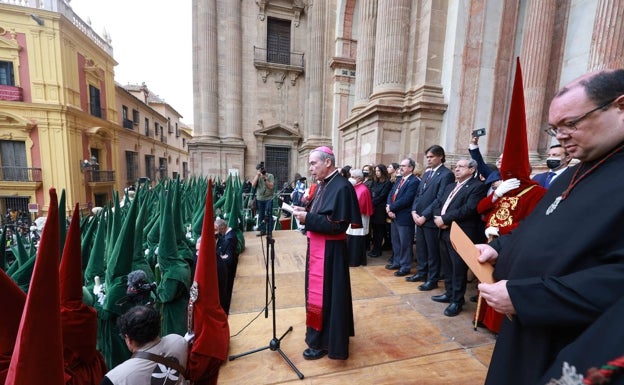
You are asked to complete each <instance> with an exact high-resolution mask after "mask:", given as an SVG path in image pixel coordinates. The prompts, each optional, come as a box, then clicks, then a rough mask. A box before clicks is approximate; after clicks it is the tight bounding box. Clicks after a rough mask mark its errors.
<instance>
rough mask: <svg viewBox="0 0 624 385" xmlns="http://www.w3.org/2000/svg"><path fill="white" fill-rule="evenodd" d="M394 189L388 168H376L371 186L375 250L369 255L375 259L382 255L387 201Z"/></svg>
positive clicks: (383, 166) (379, 166) (372, 228)
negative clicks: (391, 190)
mask: <svg viewBox="0 0 624 385" xmlns="http://www.w3.org/2000/svg"><path fill="white" fill-rule="evenodd" d="M391 188H392V183H390V177H389V176H388V168H387V167H386V166H385V165H383V164H378V165H377V166H375V176H374V177H373V183H372V185H371V195H372V196H373V215H372V216H371V231H372V233H373V249H372V250H371V251H370V252H369V253H368V256H369V257H372V258H375V257H379V256H380V255H381V244H382V242H383V239H384V235H385V234H386V219H387V214H386V200H387V199H388V194H389V193H390V189H391Z"/></svg>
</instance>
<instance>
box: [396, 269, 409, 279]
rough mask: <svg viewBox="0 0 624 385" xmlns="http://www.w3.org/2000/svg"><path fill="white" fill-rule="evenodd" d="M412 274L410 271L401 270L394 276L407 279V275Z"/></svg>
mask: <svg viewBox="0 0 624 385" xmlns="http://www.w3.org/2000/svg"><path fill="white" fill-rule="evenodd" d="M409 273H410V272H409V270H399V271H395V272H394V275H395V276H396V277H405V276H406V275H408V274H409Z"/></svg>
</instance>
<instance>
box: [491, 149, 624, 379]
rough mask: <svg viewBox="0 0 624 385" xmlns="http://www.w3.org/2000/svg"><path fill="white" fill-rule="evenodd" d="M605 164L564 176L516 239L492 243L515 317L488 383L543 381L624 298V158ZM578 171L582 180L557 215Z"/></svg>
mask: <svg viewBox="0 0 624 385" xmlns="http://www.w3.org/2000/svg"><path fill="white" fill-rule="evenodd" d="M600 161H601V160H598V161H594V162H589V163H587V164H580V165H577V166H575V167H572V168H570V169H568V170H567V171H566V172H564V173H563V174H562V175H560V176H559V177H558V178H557V179H556V180H555V182H553V184H552V185H551V187H550V189H549V190H548V193H547V194H546V195H545V196H544V197H543V198H542V200H541V201H540V203H538V205H537V206H536V207H535V209H534V211H533V212H532V213H531V214H530V215H529V216H528V217H527V218H526V219H524V221H523V222H522V223H520V226H519V227H518V228H517V229H516V230H515V231H514V232H512V234H511V235H509V236H503V237H501V238H499V239H498V240H496V241H494V242H493V243H491V245H492V246H493V247H494V248H496V249H497V250H499V258H498V261H497V264H496V268H495V271H494V276H495V278H496V279H497V280H502V279H508V280H509V282H508V283H507V289H508V291H509V295H510V297H511V301H512V303H513V305H514V307H515V309H516V315H515V316H514V317H513V320H512V321H510V320H508V319H505V320H504V321H503V326H502V328H501V332H500V334H499V336H498V340H497V342H496V346H495V348H494V353H493V355H492V360H491V362H490V368H489V371H488V376H487V380H486V385H495V384H496V385H499V384H505V385H513V384H518V385H526V384H534V383H536V381H538V380H539V379H540V378H541V377H542V376H543V375H544V373H545V372H546V370H547V369H548V368H549V367H550V366H551V365H552V364H553V361H554V360H555V357H556V356H557V354H558V353H559V352H560V351H561V350H562V349H563V348H565V347H566V346H567V345H568V344H570V343H571V342H573V341H574V340H575V339H576V338H577V337H578V336H579V335H580V334H581V333H582V332H583V331H584V330H585V329H587V327H588V326H590V325H591V323H592V322H594V321H595V320H596V319H597V318H598V317H599V316H601V315H602V314H603V313H604V312H605V311H606V310H607V309H609V308H610V307H611V306H612V305H613V304H614V303H615V302H616V301H617V300H619V299H620V298H621V297H622V295H623V294H624V236H623V235H624V198H623V196H624V191H623V189H622V177H623V176H624V153H623V152H622V151H619V152H617V153H615V154H614V155H613V156H611V157H610V158H608V159H607V160H604V162H603V163H601V164H599V165H598V162H600ZM596 165H597V168H595V169H594V170H593V171H590V172H589V173H588V170H590V169H591V168H592V167H593V166H596ZM579 167H581V169H580V171H579V172H578V174H577V175H576V178H575V179H576V180H577V181H578V180H579V178H581V179H580V181H579V182H578V183H577V184H576V185H575V186H574V187H573V188H572V189H571V191H570V193H569V195H568V196H567V198H566V199H564V200H562V201H560V202H559V204H558V205H557V207H556V208H555V209H554V210H552V207H553V206H554V205H553V203H554V202H555V200H556V198H557V197H559V196H561V194H562V193H563V191H564V190H565V189H566V188H568V186H569V185H570V184H571V181H572V179H573V175H574V174H575V172H576V171H577V169H578V168H579ZM549 207H550V208H551V210H549ZM547 211H550V214H548V215H547V214H546V213H547ZM587 354H588V355H591V354H592V352H587Z"/></svg>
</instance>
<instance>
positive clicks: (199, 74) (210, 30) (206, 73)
mask: <svg viewBox="0 0 624 385" xmlns="http://www.w3.org/2000/svg"><path fill="white" fill-rule="evenodd" d="M193 48H194V49H193V95H194V98H193V107H194V110H195V111H194V117H193V118H194V131H195V137H196V138H197V139H199V138H201V137H209V138H214V139H216V138H218V137H219V126H218V103H217V97H218V88H217V74H215V73H214V69H215V68H217V6H216V3H215V2H214V1H203V0H193Z"/></svg>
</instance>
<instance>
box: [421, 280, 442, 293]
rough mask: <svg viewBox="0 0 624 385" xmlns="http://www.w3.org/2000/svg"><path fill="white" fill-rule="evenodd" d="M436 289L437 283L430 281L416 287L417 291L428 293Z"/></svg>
mask: <svg viewBox="0 0 624 385" xmlns="http://www.w3.org/2000/svg"><path fill="white" fill-rule="evenodd" d="M437 288H438V283H437V282H431V281H427V282H425V283H423V284H422V285H420V286H418V290H420V291H430V290H433V289H437Z"/></svg>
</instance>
